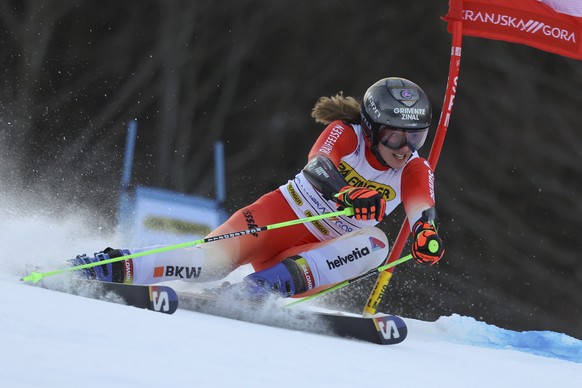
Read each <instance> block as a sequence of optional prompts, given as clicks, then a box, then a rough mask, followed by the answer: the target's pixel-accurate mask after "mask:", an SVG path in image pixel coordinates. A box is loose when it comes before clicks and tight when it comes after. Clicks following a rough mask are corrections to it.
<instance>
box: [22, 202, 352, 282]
mask: <svg viewBox="0 0 582 388" xmlns="http://www.w3.org/2000/svg"><path fill="white" fill-rule="evenodd" d="M353 215H354V209H353V208H351V207H349V208H345V209H343V210H340V211H337V212H332V213H324V214H319V215H316V216H311V217H305V218H299V219H296V220H290V221H284V222H279V223H277V224H272V225H267V226H257V227H255V228H251V229H247V230H241V231H239V232H232V233H225V234H221V235H218V236H212V237H206V238H202V239H199V240H195V241H189V242H185V243H180V244H175V245H168V246H165V247H160V248H156V249H151V250H148V251H143V252H138V253H133V254H131V255H127V256H120V257H114V258H112V259H107V260H102V261H98V262H95V263H88V264H82V265H77V266H74V267H68V268H62V269H58V270H55V271H49V272H43V273H41V272H32V273H31V274H30V275H28V276H25V277H23V278H22V279H20V280H21V281H24V282H33V283H37V282H38V281H40V280H41V279H43V278H45V277H48V276H53V275H58V274H61V273H65V272H71V271H77V270H80V269H85V268H91V267H96V266H98V265H104V264H109V263H115V262H117V261H122V260H127V259H135V258H138V257H142V256H147V255H153V254H155V253H161V252H167V251H172V250H175V249H180V248H187V247H192V246H195V245H200V244H204V243H209V242H213V241H218V240H225V239H228V238H233V237H240V236H244V235H247V234H253V233H259V232H264V231H266V230H272V229H279V228H284V227H287V226H293V225H297V224H303V223H306V222H313V221H317V220H321V219H324V218H332V217H338V216H353Z"/></svg>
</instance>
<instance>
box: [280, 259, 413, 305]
mask: <svg viewBox="0 0 582 388" xmlns="http://www.w3.org/2000/svg"><path fill="white" fill-rule="evenodd" d="M410 259H412V255H407V256H404V257H402V258H400V259H398V260H395V261H393V262H391V263H388V264H385V265H382V266H380V267H378V268H372V269H371V270H369V271H368V272H365V273H363V274H361V275H358V276H356V277H355V278H352V279H348V280H345V281H343V282H341V283H338V284H336V285H335V286H332V287H330V288H326V289H325V290H322V291H319V292H318V293H316V294H313V295H309V296H306V297H305V298H302V299H299V300H296V301H294V302H291V303H287V304H286V305H284V306H283V307H291V306H294V305H296V304H298V303H301V302H305V301H307V300H310V299H313V298H316V297H318V296H321V295H324V294H327V293H328V292H332V291H335V290H338V289H340V288H343V287H345V286H347V285H350V284H352V283H355V282H358V281H360V280H362V279H366V278H369V277H370V276H372V275H374V274H376V273H378V272H380V273H382V272H383V271H386V270H387V269H389V268H392V267H395V266H397V265H398V264H401V263H404V262H405V261H408V260H410Z"/></svg>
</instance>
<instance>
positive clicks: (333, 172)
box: [303, 155, 348, 201]
mask: <svg viewBox="0 0 582 388" xmlns="http://www.w3.org/2000/svg"><path fill="white" fill-rule="evenodd" d="M303 174H305V177H306V178H307V180H308V181H309V183H311V185H312V186H313V187H315V188H316V189H317V190H318V191H319V192H320V193H321V194H323V197H324V198H325V199H327V200H333V201H335V198H334V195H335V194H336V193H338V192H339V191H340V190H341V189H342V187H345V186H347V185H348V182H346V180H345V179H344V177H343V176H342V175H341V174H340V172H339V171H338V169H337V167H336V166H335V165H334V164H333V162H332V161H331V160H329V158H327V157H326V156H323V155H317V156H315V157H314V158H312V159H311V160H310V161H309V163H307V165H306V166H305V167H304V168H303Z"/></svg>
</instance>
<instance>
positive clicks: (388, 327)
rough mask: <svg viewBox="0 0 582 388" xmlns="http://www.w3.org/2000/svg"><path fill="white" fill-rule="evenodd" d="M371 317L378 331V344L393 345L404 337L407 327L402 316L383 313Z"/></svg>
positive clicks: (406, 333)
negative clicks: (382, 314)
mask: <svg viewBox="0 0 582 388" xmlns="http://www.w3.org/2000/svg"><path fill="white" fill-rule="evenodd" d="M372 319H373V320H374V325H375V326H376V330H377V331H378V338H379V343H380V344H382V345H394V344H399V343H400V342H402V341H404V340H405V339H406V336H407V335H408V328H407V327H406V323H405V322H404V320H403V319H402V318H400V317H397V316H394V315H384V316H379V317H374V318H372Z"/></svg>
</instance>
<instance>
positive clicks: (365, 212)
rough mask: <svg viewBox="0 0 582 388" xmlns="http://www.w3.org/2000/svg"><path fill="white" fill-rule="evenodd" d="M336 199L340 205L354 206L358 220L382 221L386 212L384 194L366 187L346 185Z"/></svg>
mask: <svg viewBox="0 0 582 388" xmlns="http://www.w3.org/2000/svg"><path fill="white" fill-rule="evenodd" d="M334 199H335V201H336V202H337V204H338V206H343V207H353V208H354V216H355V217H356V220H363V221H371V220H376V221H378V222H380V221H382V219H383V218H384V213H385V212H386V200H385V199H384V197H383V196H382V194H380V193H379V192H377V191H376V190H371V189H367V188H365V187H354V186H344V187H343V188H342V189H341V190H340V191H339V193H337V194H336V195H335V196H334Z"/></svg>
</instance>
